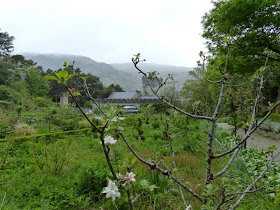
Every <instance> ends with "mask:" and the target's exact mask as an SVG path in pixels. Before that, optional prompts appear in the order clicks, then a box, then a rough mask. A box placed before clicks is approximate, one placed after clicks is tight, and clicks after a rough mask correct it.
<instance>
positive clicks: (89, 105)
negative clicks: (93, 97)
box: [84, 101, 92, 109]
mask: <svg viewBox="0 0 280 210" xmlns="http://www.w3.org/2000/svg"><path fill="white" fill-rule="evenodd" d="M84 108H89V109H92V104H91V103H90V101H86V102H85V103H84Z"/></svg>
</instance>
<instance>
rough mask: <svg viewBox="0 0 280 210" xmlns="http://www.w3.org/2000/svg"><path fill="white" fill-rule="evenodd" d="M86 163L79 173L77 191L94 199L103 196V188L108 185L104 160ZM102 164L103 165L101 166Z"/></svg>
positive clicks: (96, 199)
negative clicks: (96, 162)
mask: <svg viewBox="0 0 280 210" xmlns="http://www.w3.org/2000/svg"><path fill="white" fill-rule="evenodd" d="M98 162H99V164H91V165H85V166H84V167H82V168H81V169H80V173H79V175H78V183H77V192H78V194H79V195H80V196H82V195H85V196H90V197H91V198H92V201H95V202H96V201H98V200H99V199H100V198H102V193H101V192H102V189H103V188H104V187H106V185H107V180H106V177H107V170H106V169H107V167H106V164H105V163H104V162H102V163H100V161H98ZM101 165H102V166H101Z"/></svg>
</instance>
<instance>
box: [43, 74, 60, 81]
mask: <svg viewBox="0 0 280 210" xmlns="http://www.w3.org/2000/svg"><path fill="white" fill-rule="evenodd" d="M44 78H45V79H50V80H56V81H59V79H58V78H57V77H56V76H50V75H46V76H44Z"/></svg>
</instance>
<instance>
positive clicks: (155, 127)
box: [152, 120, 160, 129]
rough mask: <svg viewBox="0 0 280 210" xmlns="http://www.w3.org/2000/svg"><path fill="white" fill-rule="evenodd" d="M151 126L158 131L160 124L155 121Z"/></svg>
mask: <svg viewBox="0 0 280 210" xmlns="http://www.w3.org/2000/svg"><path fill="white" fill-rule="evenodd" d="M152 126H153V129H158V128H159V127H160V124H159V122H158V121H157V120H155V121H153V122H152Z"/></svg>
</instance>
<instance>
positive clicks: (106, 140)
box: [104, 136, 117, 144]
mask: <svg viewBox="0 0 280 210" xmlns="http://www.w3.org/2000/svg"><path fill="white" fill-rule="evenodd" d="M116 142H117V140H115V139H114V138H113V137H111V136H106V137H105V138H104V143H105V144H115V143H116Z"/></svg>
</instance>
